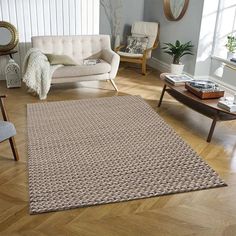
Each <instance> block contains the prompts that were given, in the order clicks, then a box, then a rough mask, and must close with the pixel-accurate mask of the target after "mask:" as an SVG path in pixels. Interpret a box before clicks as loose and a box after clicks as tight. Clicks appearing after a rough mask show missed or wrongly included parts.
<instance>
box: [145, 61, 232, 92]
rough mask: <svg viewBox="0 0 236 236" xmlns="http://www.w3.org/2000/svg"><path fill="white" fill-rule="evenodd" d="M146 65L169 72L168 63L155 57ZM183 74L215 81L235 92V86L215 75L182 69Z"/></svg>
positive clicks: (227, 89)
mask: <svg viewBox="0 0 236 236" xmlns="http://www.w3.org/2000/svg"><path fill="white" fill-rule="evenodd" d="M148 65H149V66H150V67H152V68H154V69H156V70H158V71H160V72H162V73H164V72H166V73H168V72H170V65H169V64H168V63H166V62H164V61H161V60H159V59H157V58H155V57H152V58H151V59H150V60H149V62H148ZM184 74H186V75H188V76H190V77H193V78H194V79H199V80H212V81H215V82H216V83H218V84H219V85H221V86H222V87H224V88H225V90H226V91H229V92H231V93H235V92H236V87H235V86H232V85H229V84H226V83H224V82H223V81H222V80H219V79H217V78H215V77H212V76H207V75H206V76H193V75H191V74H189V73H187V72H186V71H184Z"/></svg>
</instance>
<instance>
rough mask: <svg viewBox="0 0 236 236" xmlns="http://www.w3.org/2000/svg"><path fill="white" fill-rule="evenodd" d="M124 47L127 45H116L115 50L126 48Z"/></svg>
mask: <svg viewBox="0 0 236 236" xmlns="http://www.w3.org/2000/svg"><path fill="white" fill-rule="evenodd" d="M124 47H125V45H120V46H118V47H116V48H115V52H118V51H120V49H122V48H124Z"/></svg>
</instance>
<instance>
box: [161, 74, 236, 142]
mask: <svg viewBox="0 0 236 236" xmlns="http://www.w3.org/2000/svg"><path fill="white" fill-rule="evenodd" d="M160 78H161V79H162V80H163V82H164V86H163V90H162V93H161V97H160V100H159V103H158V107H160V106H161V104H162V100H163V97H164V94H165V92H167V93H168V94H169V95H171V96H172V97H173V98H175V99H176V100H177V101H179V102H181V103H182V104H184V105H186V106H187V107H189V108H191V109H193V110H195V111H197V112H199V113H201V114H202V115H205V116H207V117H209V118H211V119H212V120H213V121H212V124H211V127H210V131H209V134H208V137H207V142H211V139H212V135H213V133H214V130H215V126H216V122H218V121H227V120H236V113H233V112H229V111H226V110H224V109H221V108H220V107H218V106H217V104H218V101H219V99H208V100H202V99H200V98H198V97H197V96H195V95H194V94H192V93H190V92H188V91H187V90H186V89H185V87H184V86H174V85H172V84H170V83H168V82H167V81H165V74H161V75H160Z"/></svg>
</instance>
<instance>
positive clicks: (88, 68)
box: [52, 60, 111, 78]
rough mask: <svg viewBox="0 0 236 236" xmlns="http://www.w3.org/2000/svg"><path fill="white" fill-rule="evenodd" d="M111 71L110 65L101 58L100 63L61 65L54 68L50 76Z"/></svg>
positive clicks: (94, 73) (74, 75) (76, 75)
mask: <svg viewBox="0 0 236 236" xmlns="http://www.w3.org/2000/svg"><path fill="white" fill-rule="evenodd" d="M110 71H111V65H110V64H108V63H107V62H105V61H103V60H101V63H97V64H96V65H78V66H62V67H59V68H58V69H56V70H55V71H54V73H53V75H52V78H62V77H79V76H89V75H98V74H106V73H109V72H110Z"/></svg>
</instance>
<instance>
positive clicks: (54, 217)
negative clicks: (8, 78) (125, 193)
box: [0, 69, 236, 236]
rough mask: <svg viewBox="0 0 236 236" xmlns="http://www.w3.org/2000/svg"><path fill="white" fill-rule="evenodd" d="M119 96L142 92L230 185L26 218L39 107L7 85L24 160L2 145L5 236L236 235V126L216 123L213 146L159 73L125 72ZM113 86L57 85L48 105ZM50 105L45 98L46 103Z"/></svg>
mask: <svg viewBox="0 0 236 236" xmlns="http://www.w3.org/2000/svg"><path fill="white" fill-rule="evenodd" d="M116 83H117V85H118V87H119V89H120V92H119V93H118V95H141V96H142V97H143V98H144V99H145V100H146V101H147V102H148V103H149V104H150V105H151V106H152V107H153V108H154V109H155V110H156V111H157V113H159V114H160V115H161V116H162V117H163V118H164V119H165V120H166V121H167V122H168V123H169V124H170V125H171V126H172V127H173V128H174V129H175V130H176V131H177V132H178V133H179V134H180V135H181V136H182V137H183V139H184V140H186V141H187V142H188V143H189V144H190V145H191V146H192V147H193V148H194V150H196V152H197V153H199V154H200V155H201V156H202V158H203V159H204V160H205V161H206V162H207V163H208V164H209V165H210V166H211V167H212V168H214V169H215V170H216V171H217V172H218V173H219V174H220V175H221V177H222V178H223V179H224V180H225V181H226V182H227V183H228V187H223V188H217V189H211V190H204V191H197V192H191V193H182V194H175V195H169V196H162V197H155V198H149V199H145V200H135V201H129V202H124V203H116V204H108V205H101V206H95V207H88V208H82V209H76V210H68V211H61V212H56V213H47V214H41V215H34V216H31V215H29V213H28V207H29V205H28V185H27V171H26V168H27V167H26V163H27V154H26V146H27V139H26V104H27V103H36V102H40V101H39V100H38V98H36V97H32V96H31V95H29V94H27V93H26V89H25V88H24V87H23V88H21V89H11V90H7V89H6V88H5V82H4V81H1V82H0V93H5V94H7V95H8V99H7V102H6V105H7V106H6V107H7V110H8V113H9V117H10V119H11V121H12V122H14V123H15V125H16V128H17V131H18V134H17V136H16V143H17V146H18V149H19V154H20V161H19V162H18V163H16V162H14V161H13V158H12V154H11V152H10V148H9V145H8V143H7V142H5V143H2V144H0V214H1V215H0V235H80V236H85V235H86V236H100V235H101V236H107V235H108V236H132V235H134V236H152V235H161V236H162V235H175V236H177V235H180V236H183V235H200V236H211V235H212V236H218V235H224V236H231V235H232V236H235V235H236V122H226V123H219V124H217V127H216V131H215V134H214V136H213V140H212V143H211V144H208V143H207V142H206V141H205V139H206V136H207V133H208V128H209V125H210V122H211V121H210V120H209V119H208V118H206V117H203V116H202V115H200V114H198V113H196V112H194V111H192V110H190V109H188V108H186V107H184V106H182V105H181V104H179V103H178V102H176V101H174V100H173V99H171V98H170V97H168V96H167V95H165V97H164V102H163V105H162V107H161V108H159V109H157V107H156V104H157V100H158V98H159V96H160V92H161V89H162V82H161V81H160V80H159V79H158V72H155V71H149V73H148V75H147V76H142V75H140V74H139V73H138V71H137V70H135V69H120V72H119V76H118V78H117V80H116ZM116 95H117V93H116V92H115V91H114V90H113V88H112V86H111V84H110V83H107V82H100V83H99V82H89V83H81V84H78V85H76V84H68V85H56V86H53V87H52V88H51V91H50V94H49V96H48V100H47V101H61V100H72V99H84V98H96V97H110V96H116ZM44 102H45V101H44Z"/></svg>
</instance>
